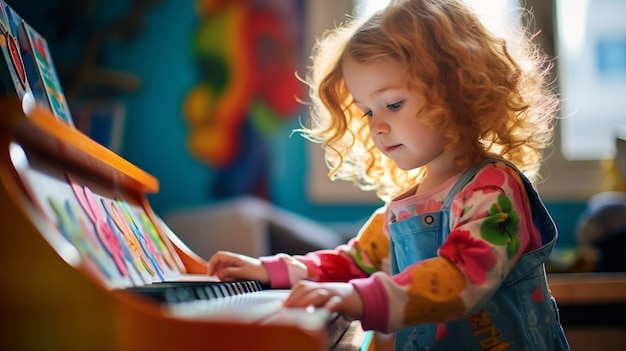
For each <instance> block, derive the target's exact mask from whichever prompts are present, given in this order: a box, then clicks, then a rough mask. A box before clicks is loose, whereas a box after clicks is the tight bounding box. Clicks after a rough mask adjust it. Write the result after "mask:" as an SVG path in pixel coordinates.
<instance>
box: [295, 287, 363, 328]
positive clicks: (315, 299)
mask: <svg viewBox="0 0 626 351" xmlns="http://www.w3.org/2000/svg"><path fill="white" fill-rule="evenodd" d="M284 305H285V307H307V306H310V305H313V306H315V307H324V308H327V309H328V310H330V311H331V312H339V313H341V314H343V315H344V316H347V317H349V318H352V319H360V318H361V317H362V316H363V300H361V296H360V295H359V293H358V292H357V291H356V290H355V289H354V287H353V286H352V284H349V283H315V282H311V281H307V280H301V281H299V282H297V283H296V284H294V286H293V287H292V288H291V294H290V295H289V297H288V298H287V300H285V303H284Z"/></svg>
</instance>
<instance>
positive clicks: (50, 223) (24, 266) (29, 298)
mask: <svg viewBox="0 0 626 351" xmlns="http://www.w3.org/2000/svg"><path fill="white" fill-rule="evenodd" d="M0 111H1V112H0V114H1V116H0V150H1V155H0V164H1V167H0V216H1V220H0V233H1V235H2V244H1V245H0V260H1V261H0V262H2V269H0V280H1V281H2V291H1V293H0V299H1V302H0V306H1V307H0V311H1V313H2V317H1V318H2V319H3V327H2V333H1V334H2V337H1V338H0V348H1V349H3V350H129V351H131V350H132V351H136V350H171V349H176V350H272V351H277V350H278V351H279V350H300V351H308V350H311V351H320V350H327V349H329V343H328V340H327V339H328V331H327V330H326V329H325V328H317V327H306V326H303V325H300V324H298V323H293V321H291V322H288V321H286V322H284V323H283V322H280V321H278V322H274V323H242V322H239V321H228V320H223V321H222V320H203V319H186V318H180V317H178V316H176V315H172V314H171V313H168V311H167V310H165V309H163V306H162V305H161V304H159V303H156V302H153V301H152V300H150V299H147V298H144V297H142V296H136V295H133V294H128V293H123V289H114V288H117V287H124V286H128V285H133V284H136V282H137V281H140V282H145V281H149V280H150V279H155V280H157V279H158V278H159V277H157V274H155V271H156V270H158V269H157V265H158V264H161V265H162V266H163V267H161V273H160V274H161V275H170V276H171V275H174V276H176V275H178V274H181V275H184V274H204V273H205V262H204V261H203V260H202V259H201V258H200V257H198V256H197V255H195V254H194V253H193V252H192V251H191V250H190V249H189V248H188V247H187V246H185V244H184V243H182V242H181V241H180V240H179V239H178V238H177V237H176V235H175V234H174V233H172V232H171V231H169V229H168V228H167V227H166V226H165V224H164V223H163V222H162V221H161V220H160V218H158V217H157V216H156V215H155V214H154V212H153V211H152V210H151V208H150V205H149V203H148V200H147V197H146V196H147V194H149V193H154V192H157V191H158V181H157V180H156V179H155V178H153V177H152V176H151V175H149V174H147V173H145V172H144V171H142V170H141V169H139V168H137V167H136V166H134V165H133V164H131V163H129V162H128V161H126V160H124V159H123V158H121V157H119V156H118V155H116V154H115V153H113V152H112V151H110V150H108V149H106V148H104V147H102V146H101V145H99V144H98V143H96V142H95V141H93V140H91V139H90V138H88V137H87V136H85V135H84V134H82V133H81V132H79V131H78V130H76V129H75V128H74V127H71V126H69V125H67V124H66V123H64V122H63V121H60V120H58V119H55V118H54V117H53V116H52V115H51V114H50V113H49V112H48V111H47V110H44V109H39V108H36V109H35V110H33V111H32V112H29V113H28V114H25V113H23V112H22V109H21V106H20V103H19V101H17V99H15V100H13V99H3V100H2V101H0ZM64 175H66V176H67V177H66V178H64ZM70 180H71V181H70ZM72 181H75V182H76V183H78V185H79V187H78V189H83V190H85V189H89V190H90V191H92V192H93V194H96V195H97V196H98V197H100V196H102V197H103V199H105V200H116V199H119V198H122V199H123V201H124V203H123V204H124V205H126V206H128V207H127V208H126V209H130V211H131V212H133V213H134V215H135V218H136V223H137V224H138V225H139V226H141V225H144V226H145V225H147V226H150V223H152V225H154V228H152V230H155V229H156V232H157V235H159V236H160V239H159V240H162V242H159V243H158V244H159V245H158V246H159V249H161V250H162V252H161V257H158V256H157V257H156V258H157V259H159V258H160V261H159V262H157V261H154V260H153V261H152V263H153V266H152V267H151V268H152V269H151V270H150V269H147V267H148V266H149V264H150V260H147V259H146V257H145V256H143V257H142V258H140V259H142V260H143V261H141V262H142V263H141V264H138V265H134V264H133V263H131V262H129V261H128V260H127V261H126V262H122V263H121V264H123V265H124V266H125V267H124V268H125V270H126V274H125V275H124V274H122V273H121V272H122V271H123V269H121V267H119V266H116V264H120V262H113V261H114V260H111V257H104V256H102V251H98V250H101V248H100V249H98V250H94V249H93V248H92V249H91V250H88V249H85V247H81V245H87V244H89V243H87V244H86V242H85V240H84V238H83V242H82V244H81V241H80V240H79V241H76V242H72V240H74V239H75V238H72V237H71V235H72V233H73V234H75V232H76V228H74V231H72V230H68V225H67V223H74V224H77V225H79V228H85V225H86V227H87V228H88V229H89V228H91V229H90V230H93V228H94V227H97V225H94V224H92V223H91V221H90V220H89V216H86V215H85V214H84V213H85V212H84V211H79V210H77V209H80V203H79V202H78V201H76V199H75V198H74V199H71V198H72V197H73V196H74V194H72V189H74V190H76V188H73V187H72V186H71V185H72V184H70V183H71V182H72ZM42 193H45V194H46V195H45V196H43V197H42V196H41V194H42ZM93 194H92V195H93ZM70 200H71V201H70ZM104 202H106V201H104V200H103V202H102V203H103V204H104ZM64 204H65V205H67V209H72V210H71V211H76V213H75V214H74V217H76V214H80V215H79V216H78V217H80V218H73V220H71V221H69V222H68V220H67V218H64V217H63V216H62V215H60V214H59V213H60V212H62V211H59V208H65V207H63V205H64ZM55 206H56V207H55ZM55 211H57V212H55ZM71 211H70V212H71ZM105 213H106V212H105ZM138 213H139V214H138ZM139 217H141V219H138V218H139ZM132 218H133V216H129V217H127V219H128V220H129V221H130V222H131V224H132ZM146 218H147V219H148V222H145V221H146ZM63 220H65V221H66V222H65V223H66V225H65V227H63V226H62V223H63ZM85 223H87V224H85ZM146 223H147V224H146ZM109 224H110V223H109ZM80 226H82V227H80ZM146 231H147V228H144V233H145V232H146ZM95 232H96V233H98V231H97V228H96V230H95ZM68 235H69V236H68ZM92 235H93V233H92ZM87 241H88V240H87ZM92 244H93V243H92ZM135 244H137V242H135ZM153 244H154V245H156V243H153ZM157 251H158V250H157ZM109 256H110V255H109ZM131 256H133V255H132V254H131ZM128 257H130V256H128ZM133 257H137V256H133ZM152 258H153V259H154V257H152ZM105 259H106V260H105ZM105 261H106V262H105ZM142 266H143V268H142ZM142 270H143V271H142Z"/></svg>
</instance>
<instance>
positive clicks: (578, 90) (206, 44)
mask: <svg viewBox="0 0 626 351" xmlns="http://www.w3.org/2000/svg"><path fill="white" fill-rule="evenodd" d="M468 1H469V0H468ZM6 2H7V3H8V4H9V6H11V7H12V8H13V9H14V10H15V11H16V12H17V13H19V14H20V15H21V16H22V17H23V18H24V20H25V21H26V22H28V23H29V24H30V25H31V26H32V27H33V28H35V29H36V30H37V31H38V32H39V33H40V34H41V35H43V37H45V38H46V39H47V41H48V45H49V48H50V51H51V55H52V57H53V60H54V62H55V65H56V67H57V70H58V74H59V78H60V80H61V83H62V86H63V90H64V93H65V95H66V97H67V99H68V102H69V105H70V109H71V113H72V117H73V119H74V123H75V124H76V126H77V127H78V128H80V129H81V130H83V131H84V132H85V133H87V134H88V135H90V136H91V137H92V138H94V139H95V140H96V141H98V142H100V143H102V144H104V145H105V146H107V147H109V148H110V149H112V150H113V151H115V152H116V153H118V154H119V155H121V156H122V157H123V158H125V159H127V160H129V161H130V162H132V163H133V164H135V165H137V166H139V167H140V168H142V169H144V170H145V171H147V172H149V173H150V174H152V175H154V176H155V177H156V178H157V179H158V180H159V182H160V190H159V192H158V193H156V194H151V195H149V200H150V203H151V204H152V207H153V209H154V210H155V212H156V213H157V214H158V215H160V216H161V217H163V218H164V219H165V220H166V222H167V223H168V224H169V225H170V226H171V227H172V228H173V229H174V231H175V232H176V233H177V234H178V235H179V236H181V238H182V239H183V240H184V241H185V242H187V243H188V244H190V246H192V248H194V249H196V250H197V251H199V253H200V254H201V255H202V256H208V255H210V254H211V253H212V251H214V250H216V249H233V250H237V251H242V252H244V253H249V254H265V253H269V252H276V251H292V252H300V251H306V250H308V249H312V248H316V247H325V246H329V245H335V244H338V243H341V242H343V241H345V239H346V238H348V237H350V236H352V235H354V234H355V233H356V230H358V227H359V225H360V224H361V223H362V222H363V221H364V220H365V219H366V218H367V217H368V216H369V215H370V214H371V212H372V211H373V210H375V209H376V208H377V207H379V206H381V205H382V203H381V202H380V201H379V200H378V199H376V198H375V196H374V195H373V194H369V193H363V192H361V191H360V190H358V189H356V188H355V187H353V186H352V184H350V183H347V182H331V181H330V180H328V178H327V176H326V173H327V169H326V168H325V165H324V161H323V159H322V155H321V152H320V149H319V147H318V146H317V145H311V144H310V143H308V142H306V141H305V140H304V139H303V138H302V137H300V136H299V135H298V134H294V133H292V130H293V129H295V128H298V127H299V125H300V124H302V123H305V122H306V119H307V107H306V104H303V103H302V102H301V101H303V102H306V101H307V90H306V87H305V86H304V84H303V83H301V82H300V81H299V80H298V77H297V76H300V77H302V76H304V75H305V73H306V67H307V65H308V64H309V61H308V58H309V54H310V48H311V46H312V44H313V42H314V40H315V38H316V37H317V36H319V35H320V34H321V33H322V32H323V31H324V30H326V29H328V28H331V27H333V26H334V25H335V24H337V23H340V22H341V21H343V20H345V18H346V16H347V15H352V16H361V15H366V14H368V13H370V12H371V11H373V10H375V9H376V7H381V6H384V4H385V3H386V2H385V1H380V0H371V1H369V2H368V1H366V0H361V1H359V0H354V1H352V0H332V1H331V0H265V1H264V0H256V1H255V0H249V1H247V0H196V1H193V0H176V1H174V0H134V1H131V0H126V1H124V0H108V1H98V0H29V1H24V0H6ZM472 3H473V5H474V6H476V7H477V8H478V9H481V11H483V10H484V11H485V16H486V18H490V19H491V20H494V21H495V23H496V25H495V26H496V27H497V23H498V21H500V24H501V23H502V21H503V20H505V18H506V17H502V16H500V15H499V14H497V13H487V12H488V11H487V10H486V9H491V10H494V9H496V10H498V11H500V14H501V13H508V14H511V13H514V12H516V11H519V8H520V6H522V7H523V8H525V9H527V10H530V11H532V12H533V14H534V22H532V23H531V24H530V25H531V28H532V30H533V31H534V32H537V33H538V34H537V37H536V38H537V40H538V41H539V42H540V43H541V44H542V45H543V47H544V50H545V51H546V52H547V53H548V54H549V55H551V56H552V57H554V64H555V67H556V68H555V70H554V76H553V78H554V80H555V87H556V88H558V89H560V93H561V95H562V97H563V114H562V119H561V120H560V121H559V123H558V126H557V137H556V140H555V143H554V144H553V147H552V148H550V149H549V150H546V158H547V162H546V164H545V167H544V168H543V169H542V172H541V173H542V174H543V176H544V178H545V179H544V180H543V181H542V182H541V183H540V184H539V186H538V187H539V190H540V194H541V195H542V197H543V199H544V200H545V202H546V206H547V207H548V210H549V211H550V212H551V214H552V215H553V217H554V220H555V222H556V224H557V226H558V228H559V232H560V237H559V241H558V243H557V250H556V251H555V254H554V263H553V268H552V269H554V270H564V271H575V270H577V269H586V268H580V267H581V266H580V265H581V262H580V261H581V259H582V260H583V261H584V257H583V256H584V255H582V254H581V250H580V243H581V239H580V237H581V235H582V236H583V237H584V234H580V233H579V232H580V227H581V226H582V224H583V223H582V222H583V221H586V220H587V219H588V218H589V216H590V215H591V212H593V210H592V209H590V201H591V200H592V199H596V197H595V196H596V195H597V194H604V193H606V192H607V191H610V192H611V194H615V193H616V192H618V193H619V192H623V191H625V190H626V189H624V185H623V184H624V183H623V179H624V171H623V168H622V171H621V173H620V169H619V165H618V162H617V160H618V149H619V146H618V145H623V144H620V141H619V140H623V138H624V135H625V134H626V133H625V132H624V130H623V129H620V125H624V124H626V99H625V97H626V26H625V25H624V23H623V20H622V18H621V17H620V16H622V14H623V13H626V12H625V11H624V10H626V8H625V6H626V2H624V1H621V0H575V1H574V0H567V1H559V0H527V1H523V2H522V3H518V2H517V1H512V0H508V1H499V0H490V1H485V0H483V1H480V0H472ZM565 3H567V6H565ZM574 3H575V4H574ZM620 136H621V139H620ZM622 147H623V146H622ZM623 154H624V151H622V156H621V157H622V158H623V157H624V156H623ZM624 168H626V167H624ZM611 199H612V200H610V201H613V202H611V203H614V202H615V201H617V202H620V201H622V200H621V198H619V197H618V198H617V199H618V200H615V199H616V198H615V197H613V198H611ZM605 200H606V199H605ZM605 200H603V201H605ZM594 214H595V213H594ZM621 218H626V217H621ZM621 225H622V224H620V223H618V224H617V226H621ZM240 226H247V227H246V228H247V229H245V230H247V231H252V232H254V233H257V232H262V233H266V232H268V231H269V232H270V233H272V234H273V235H271V236H270V238H269V239H267V240H264V241H263V242H262V243H261V244H258V243H257V244H254V243H252V244H251V242H252V241H254V240H251V241H250V240H247V239H245V237H242V236H237V235H235V236H232V235H231V233H235V234H238V233H241V231H242V230H243V229H242V228H241V227H240ZM620 230H621V229H620ZM255 235H256V234H253V235H252V236H251V237H255ZM207 237H213V239H207ZM294 238H295V239H294ZM211 240H212V241H211ZM586 243H589V241H586ZM248 244H250V245H252V246H250V245H248ZM259 245H260V246H259ZM622 262H623V258H622ZM583 264H584V262H583ZM620 264H623V263H620ZM577 265H578V266H577Z"/></svg>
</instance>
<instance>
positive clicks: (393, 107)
mask: <svg viewBox="0 0 626 351" xmlns="http://www.w3.org/2000/svg"><path fill="white" fill-rule="evenodd" d="M403 103H404V101H398V102H394V103H393V104H389V105H387V108H388V109H389V110H391V111H397V110H399V109H400V108H401V107H402V104H403Z"/></svg>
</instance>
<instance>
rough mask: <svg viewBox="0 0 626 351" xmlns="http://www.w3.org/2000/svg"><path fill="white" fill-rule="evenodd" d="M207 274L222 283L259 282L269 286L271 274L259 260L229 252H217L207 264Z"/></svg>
mask: <svg viewBox="0 0 626 351" xmlns="http://www.w3.org/2000/svg"><path fill="white" fill-rule="evenodd" d="M207 274H208V275H214V276H216V277H217V278H219V279H220V280H221V281H225V282H228V281H237V280H258V281H259V282H260V283H261V284H269V280H270V279H269V273H268V272H267V269H266V268H265V266H264V265H263V263H261V260H259V259H258V258H253V257H249V256H245V255H241V254H236V253H233V252H228V251H218V252H216V253H215V254H214V255H213V256H212V257H211V259H209V262H208V263H207Z"/></svg>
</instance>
